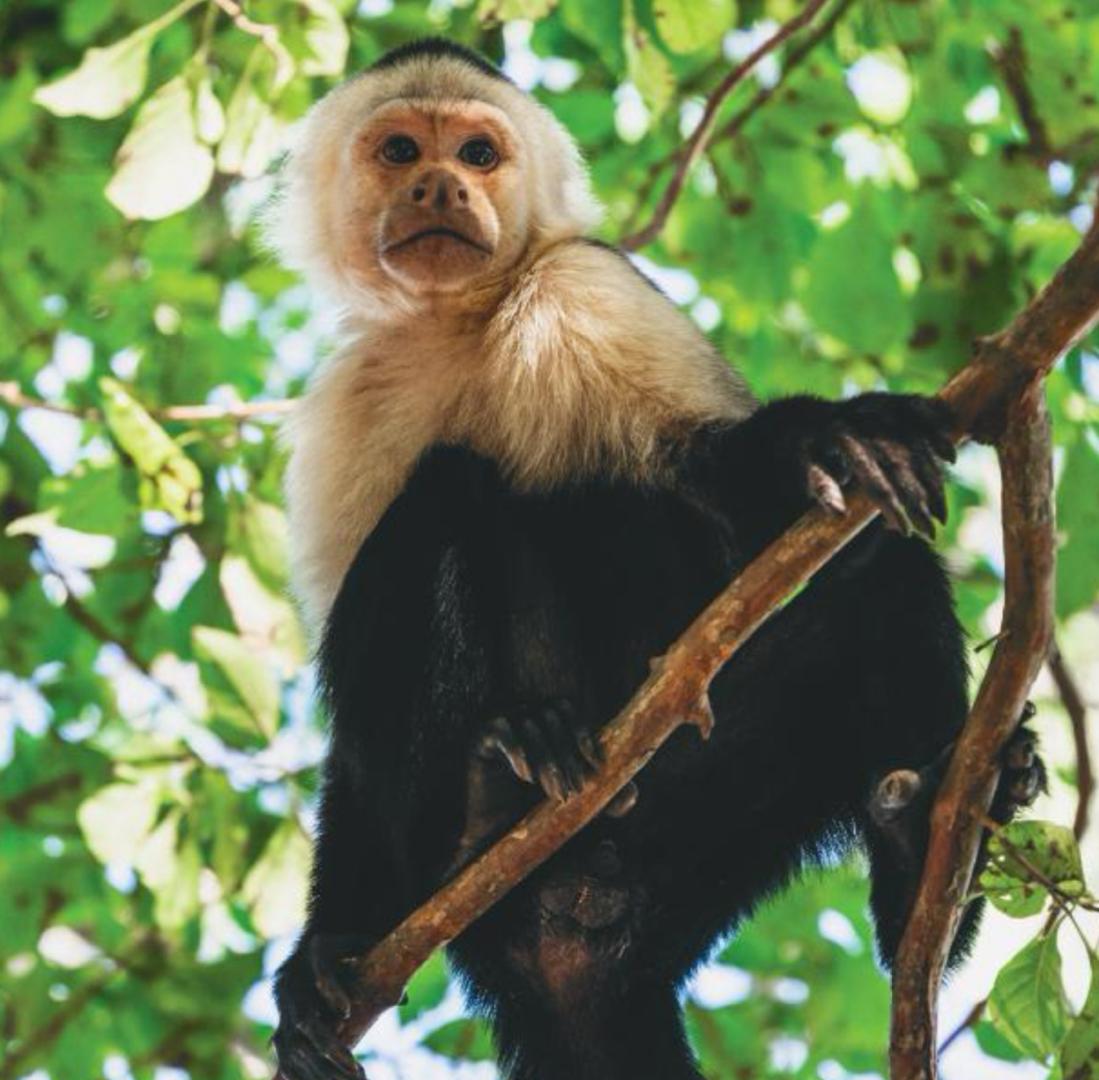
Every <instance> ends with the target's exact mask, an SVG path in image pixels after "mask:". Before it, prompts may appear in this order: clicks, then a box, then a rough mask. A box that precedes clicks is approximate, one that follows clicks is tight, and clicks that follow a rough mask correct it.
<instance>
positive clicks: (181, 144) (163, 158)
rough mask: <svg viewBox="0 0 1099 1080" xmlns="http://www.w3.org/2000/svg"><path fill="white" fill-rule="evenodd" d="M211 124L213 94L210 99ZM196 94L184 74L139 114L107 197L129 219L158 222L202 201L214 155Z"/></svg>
mask: <svg viewBox="0 0 1099 1080" xmlns="http://www.w3.org/2000/svg"><path fill="white" fill-rule="evenodd" d="M205 101H206V104H205V106H202V107H204V108H205V111H206V115H207V121H206V123H208V122H209V112H210V104H209V95H207V96H206V98H205ZM197 116H198V109H197V108H196V103H195V100H194V94H193V92H192V89H191V87H190V86H189V85H188V83H187V80H186V79H184V77H183V76H182V75H180V76H177V77H176V78H174V79H172V80H171V81H170V82H167V83H165V84H164V85H163V86H162V87H161V88H160V89H159V90H158V91H157V92H156V93H155V94H154V95H153V96H152V97H151V98H149V100H148V101H146V102H145V104H144V105H142V106H141V109H140V110H139V111H138V114H137V118H136V119H135V120H134V125H133V127H132V128H130V132H129V134H128V135H127V136H126V139H125V141H124V142H123V143H122V146H121V148H120V149H119V151H118V157H117V158H116V159H115V172H114V176H112V177H111V179H110V182H109V183H108V184H107V198H108V199H110V201H111V202H112V203H113V204H114V205H115V206H116V207H118V209H119V210H121V211H122V213H123V214H125V215H126V217H128V218H144V219H147V220H155V219H157V218H163V217H167V216H168V215H169V214H175V213H178V212H179V211H180V210H185V209H186V208H187V207H188V206H190V205H191V204H192V203H195V202H197V201H198V200H199V199H200V198H201V197H202V196H203V195H204V194H205V193H206V189H207V188H208V187H209V186H210V181H211V179H213V175H214V155H213V154H212V153H211V152H210V149H209V147H207V146H206V145H205V144H204V143H203V142H202V141H201V140H200V139H199V134H198V127H197V124H196V117H197Z"/></svg>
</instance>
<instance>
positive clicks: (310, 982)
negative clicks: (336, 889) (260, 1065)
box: [271, 933, 369, 1080]
mask: <svg viewBox="0 0 1099 1080" xmlns="http://www.w3.org/2000/svg"><path fill="white" fill-rule="evenodd" d="M368 944H369V943H368V942H366V941H365V939H363V938H362V937H360V936H359V935H352V934H318V933H313V934H308V935H306V936H304V937H303V938H302V941H301V942H300V943H299V945H298V948H297V951H296V952H295V953H294V955H293V956H291V957H290V959H289V960H287V961H286V963H285V964H283V966H282V967H281V968H280V969H279V973H278V976H277V977H276V980H275V1000H276V1001H277V1002H278V1006H279V1026H278V1028H277V1029H276V1030H275V1034H274V1037H273V1038H272V1040H271V1042H272V1044H273V1046H274V1048H275V1055H276V1057H277V1058H278V1066H279V1077H280V1080H366V1074H365V1073H364V1072H363V1069H362V1066H361V1065H360V1064H359V1063H358V1062H357V1061H356V1060H355V1057H354V1055H353V1054H352V1053H351V1051H350V1050H349V1049H348V1048H347V1047H346V1046H345V1045H344V1043H343V1041H342V1040H341V1039H340V1037H339V1034H338V1032H339V1026H340V1022H341V1021H342V1020H344V1019H345V1018H346V1017H347V1016H348V1015H349V1013H350V1010H351V997H352V994H353V989H354V988H353V986H352V981H353V980H352V979H351V977H350V975H349V973H348V968H347V965H346V964H345V963H344V961H345V960H347V959H349V958H351V957H355V956H358V955H360V954H361V953H362V952H364V951H365V949H366V947H367V945H368Z"/></svg>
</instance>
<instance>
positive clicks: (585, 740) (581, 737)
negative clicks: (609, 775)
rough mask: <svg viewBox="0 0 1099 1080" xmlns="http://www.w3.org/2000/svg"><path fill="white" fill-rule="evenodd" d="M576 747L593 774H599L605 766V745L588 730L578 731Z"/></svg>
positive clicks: (581, 729) (578, 729)
mask: <svg viewBox="0 0 1099 1080" xmlns="http://www.w3.org/2000/svg"><path fill="white" fill-rule="evenodd" d="M576 745H577V747H578V748H579V750H580V753H581V755H582V756H583V758H584V760H585V761H586V762H587V763H588V765H589V766H590V767H591V771H592V772H598V771H599V769H600V767H601V766H602V764H603V760H604V754H603V744H602V743H601V742H600V741H599V739H598V738H597V737H596V736H595V735H593V734H592V733H591V732H590V731H588V729H587V728H584V727H581V728H577V729H576Z"/></svg>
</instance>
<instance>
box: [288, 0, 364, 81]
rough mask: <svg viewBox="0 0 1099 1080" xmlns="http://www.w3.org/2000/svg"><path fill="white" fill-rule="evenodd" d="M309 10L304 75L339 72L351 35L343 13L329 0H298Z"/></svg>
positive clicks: (345, 56)
mask: <svg viewBox="0 0 1099 1080" xmlns="http://www.w3.org/2000/svg"><path fill="white" fill-rule="evenodd" d="M298 3H299V4H300V5H301V6H302V7H303V8H305V10H306V12H307V13H308V14H307V16H306V20H305V29H304V37H305V47H306V54H305V56H303V57H302V60H301V71H302V74H304V75H342V74H343V69H344V66H345V65H346V63H347V49H348V46H349V45H350V42H351V39H350V37H349V35H348V33H347V23H345V22H344V20H343V16H342V15H341V14H340V13H339V12H338V11H337V10H336V8H335V7H333V5H332V4H331V3H329V2H328V0H298Z"/></svg>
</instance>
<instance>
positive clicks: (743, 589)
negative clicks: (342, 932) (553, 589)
mask: <svg viewBox="0 0 1099 1080" xmlns="http://www.w3.org/2000/svg"><path fill="white" fill-rule="evenodd" d="M1097 319H1099V224H1096V225H1093V226H1092V228H1091V229H1090V231H1089V232H1088V234H1087V235H1086V236H1085V237H1084V240H1083V242H1082V243H1081V245H1080V247H1079V248H1078V249H1077V250H1076V252H1075V253H1074V254H1073V255H1072V256H1071V257H1070V258H1069V259H1068V261H1067V262H1066V263H1065V264H1064V265H1063V266H1062V267H1061V269H1060V270H1059V271H1058V272H1057V274H1056V276H1055V277H1054V278H1053V280H1052V281H1051V282H1050V283H1049V284H1048V285H1047V286H1046V288H1045V289H1043V290H1042V292H1041V293H1040V294H1039V295H1038V296H1036V297H1035V298H1034V299H1033V300H1032V301H1031V302H1030V303H1029V304H1028V305H1027V307H1026V308H1025V309H1024V310H1023V311H1022V312H1021V313H1020V314H1019V315H1018V316H1017V317H1016V318H1015V320H1014V321H1013V322H1012V323H1011V324H1010V325H1009V326H1008V327H1007V328H1006V329H1005V330H1003V331H1001V332H1000V333H999V334H996V335H994V336H993V337H990V338H984V339H982V340H980V341H979V342H977V344H976V347H975V350H974V357H973V359H972V361H971V362H970V363H969V364H968V365H967V366H966V367H965V368H963V369H962V370H961V371H959V372H958V373H957V374H956V375H955V376H954V377H953V378H952V379H951V380H950V382H949V383H948V384H947V385H946V386H945V387H944V388H943V389H942V391H941V394H940V396H941V397H942V398H943V399H944V400H945V401H947V402H948V403H949V404H950V405H951V406H952V408H953V410H954V413H955V415H956V417H957V421H958V430H957V431H956V432H955V437H956V438H957V439H958V440H961V439H964V438H968V437H973V438H978V439H982V440H986V441H994V442H997V443H998V444H999V445H1000V447H1001V456H1002V457H1003V458H1004V463H1005V474H1006V473H1007V471H1008V470H1009V469H1010V470H1011V471H1012V475H1014V476H1020V475H1021V476H1023V477H1026V478H1029V480H1028V483H1027V484H1024V485H1023V488H1024V490H1023V491H1022V492H1021V493H1019V492H1018V491H1016V493H1015V495H1010V494H1009V497H1008V498H1007V499H1006V500H1005V510H1006V512H1007V514H1008V517H1009V520H1008V525H1009V528H1008V530H1007V532H1006V535H1005V541H1006V543H1007V548H1008V555H1007V571H1008V589H1009V605H1010V608H1011V611H1012V615H1011V621H1010V625H1009V626H1008V629H1009V635H1008V637H1007V638H1005V639H1003V640H1002V641H1001V647H1000V648H998V650H997V653H996V655H995V656H994V658H993V662H992V664H991V666H990V668H989V673H988V676H987V677H986V679H985V683H984V685H983V686H982V687H981V690H980V693H979V694H978V697H977V701H976V704H975V706H974V711H973V713H972V715H971V717H970V720H969V722H968V723H967V725H966V728H965V730H964V732H963V734H962V735H961V737H960V739H959V740H958V744H957V748H956V752H955V758H954V763H953V765H952V767H951V770H950V773H949V775H948V776H947V778H946V780H945V781H944V783H943V787H942V790H941V792H940V793H939V796H938V799H937V803H936V807H935V811H934V814H933V830H932V837H931V844H930V849H929V854H928V860H927V868H928V869H927V871H926V872H925V876H924V879H923V882H922V883H921V888H920V893H919V896H918V897H917V900H916V903H915V905H914V908H913V916H912V919H911V921H910V926H909V932H908V934H907V935H906V937H905V939H904V942H903V944H902V946H901V952H900V957H899V960H898V963H897V969H896V973H895V976H894V985H895V989H896V993H895V998H896V1000H895V1007H894V1073H893V1080H917V1078H919V1080H931V1078H933V1076H934V1022H933V1014H934V1009H933V1002H934V999H935V994H936V991H937V987H938V975H939V972H941V970H942V959H943V958H944V957H945V956H946V954H947V951H948V949H949V945H950V939H951V937H952V934H953V929H954V913H955V912H956V909H957V906H958V898H959V897H960V896H961V895H963V894H964V893H965V890H966V888H967V886H968V882H969V878H970V875H971V873H972V866H973V858H974V853H975V852H976V848H977V843H978V837H979V833H980V821H979V817H980V814H981V813H983V811H984V809H985V805H983V804H982V803H981V800H985V802H987V795H988V793H989V792H991V790H992V788H993V786H994V784H995V778H996V775H997V768H998V767H997V765H996V756H997V751H998V749H999V747H1000V746H1001V745H1002V743H1003V741H1004V739H1005V737H1006V735H1007V734H1008V733H1009V732H1008V731H1007V726H1008V724H1009V720H1010V719H1013V718H1014V717H1017V716H1018V715H1019V712H1020V708H1021V705H1022V700H1023V699H1024V698H1025V696H1026V693H1027V689H1028V688H1029V686H1030V682H1031V680H1032V679H1033V677H1034V674H1035V672H1036V671H1037V667H1038V665H1039V664H1040V663H1041V660H1042V659H1043V658H1044V655H1045V641H1046V631H1045V629H1043V628H1046V627H1048V625H1049V596H1050V590H1049V575H1050V573H1051V570H1050V565H1051V563H1050V561H1048V560H1047V561H1043V558H1044V557H1043V556H1042V555H1041V554H1040V552H1041V551H1044V550H1046V549H1051V545H1052V521H1051V518H1050V515H1049V511H1048V494H1049V485H1048V482H1047V483H1045V485H1044V486H1043V484H1042V482H1041V479H1040V478H1041V476H1042V475H1046V476H1047V477H1048V469H1049V458H1050V448H1049V441H1048V431H1047V429H1046V427H1045V424H1044V422H1038V421H1037V420H1035V422H1034V427H1033V431H1032V432H1031V435H1030V436H1029V437H1028V438H1026V439H1024V440H1015V441H1014V442H1013V441H1011V438H1010V435H1011V431H1010V429H1009V427H1008V425H1009V423H1010V422H1011V421H1012V420H1014V422H1016V423H1022V422H1024V421H1025V420H1027V418H1028V417H1030V418H1033V417H1035V416H1036V415H1037V413H1036V412H1035V409H1036V406H1035V405H1034V404H1033V403H1034V402H1035V401H1037V400H1038V399H1040V396H1041V395H1040V393H1039V392H1038V391H1037V390H1036V389H1035V384H1036V383H1038V382H1039V381H1040V380H1041V379H1042V377H1043V376H1044V375H1045V374H1046V373H1047V372H1048V371H1049V369H1050V368H1051V367H1052V366H1053V364H1054V362H1055V361H1056V360H1057V358H1058V357H1059V356H1061V355H1062V354H1063V353H1064V352H1065V350H1066V349H1068V348H1069V347H1070V346H1071V345H1072V344H1073V343H1074V342H1075V341H1077V340H1078V339H1079V338H1080V337H1081V336H1082V335H1083V334H1085V333H1086V332H1087V331H1088V329H1089V328H1090V327H1091V326H1092V325H1093V324H1094V323H1095V321H1096V320H1097ZM1024 397H1025V398H1027V399H1028V400H1029V401H1030V402H1031V406H1030V411H1029V412H1025V411H1021V409H1020V407H1019V406H1018V405H1017V403H1018V402H1020V401H1022V400H1023V399H1024ZM1042 415H1043V416H1044V414H1042ZM1028 422H1029V421H1028ZM1005 436H1007V437H1006V438H1005ZM1035 477H1038V478H1039V479H1038V480H1037V481H1035V480H1034V478H1035ZM1028 485H1029V486H1028ZM1035 485H1036V486H1035ZM874 513H875V511H874V509H873V507H872V505H871V503H870V501H869V500H868V499H867V498H866V497H864V496H862V495H861V494H856V495H855V496H854V497H853V498H850V499H849V500H848V501H847V512H846V513H845V514H843V515H841V516H838V517H836V516H829V515H827V514H826V513H824V512H823V511H820V510H813V511H810V512H809V513H807V514H806V515H805V516H804V517H802V518H801V519H800V520H799V521H798V522H797V523H796V524H795V525H794V526H793V527H792V528H790V529H789V530H788V531H787V532H786V533H784V534H783V535H782V536H780V537H779V538H778V539H777V540H775V541H774V543H772V544H771V545H770V546H769V547H768V548H767V549H766V550H765V551H764V552H763V553H762V554H761V555H760V556H759V557H758V558H757V559H756V560H755V561H754V562H752V563H751V564H750V565H749V566H748V567H746V568H745V569H744V570H743V571H742V572H741V573H740V574H739V576H738V577H737V578H736V579H735V580H734V581H733V582H732V583H731V584H730V585H729V586H728V587H727V588H726V589H725V590H724V591H723V592H722V593H721V594H720V595H719V596H718V597H717V598H716V599H715V600H714V601H713V602H712V603H711V604H710V606H709V607H707V608H706V610H705V611H703V612H702V614H701V615H699V617H698V618H697V619H695V621H694V622H693V623H692V624H691V626H690V627H689V628H688V629H687V631H686V632H685V633H684V634H683V635H682V636H681V637H680V638H679V640H677V641H676V642H675V643H674V644H673V645H672V646H671V647H670V648H669V649H668V651H667V653H665V655H664V656H663V657H661V658H660V659H659V660H658V661H656V662H655V663H654V665H653V671H652V673H651V675H650V676H649V678H648V679H647V680H646V681H645V683H644V684H643V685H642V686H641V688H640V689H639V690H638V691H637V693H635V694H634V696H633V698H632V699H631V700H630V702H629V704H628V705H626V707H625V708H624V709H623V710H622V711H621V712H620V713H619V714H618V716H616V717H615V718H614V720H613V721H611V723H610V724H608V725H607V726H606V728H605V729H604V730H603V733H602V742H603V748H604V751H605V755H606V762H605V765H604V767H603V769H602V770H601V771H600V773H599V774H598V775H597V776H595V777H593V778H592V779H591V780H590V781H589V782H588V783H587V784H586V785H585V786H584V788H583V789H582V790H581V791H580V792H579V793H578V794H576V795H574V796H573V797H572V798H570V799H569V800H568V801H566V802H564V803H560V804H550V803H548V802H547V803H543V804H541V805H540V806H538V807H537V808H536V809H535V810H533V811H532V812H531V813H530V814H528V815H527V816H526V817H525V818H523V820H522V821H520V822H519V823H518V824H517V825H516V826H515V827H514V828H513V829H511V831H510V832H508V833H507V835H505V836H504V837H503V838H501V839H500V840H499V841H497V842H496V843H495V844H494V845H493V846H492V847H491V848H490V849H488V850H487V851H485V852H484V854H482V855H481V856H480V857H479V858H477V859H476V860H475V861H474V862H472V863H470V864H469V865H468V866H467V867H466V868H465V869H464V870H462V871H461V872H460V873H459V874H458V875H457V876H456V877H454V878H453V879H452V880H450V881H449V882H447V884H445V885H444V886H443V887H442V888H440V889H439V891H438V892H437V893H435V895H434V896H433V897H432V898H431V899H430V900H428V901H427V902H426V903H425V904H423V905H422V906H421V907H420V908H418V909H417V910H416V911H414V912H412V913H411V914H410V915H409V916H408V917H407V918H406V919H405V920H404V921H403V922H402V923H401V924H400V925H399V926H397V927H396V929H394V930H393V931H392V932H391V933H390V934H389V935H388V936H387V937H386V938H385V939H384V940H382V941H381V942H380V943H379V944H378V945H377V946H375V947H374V948H373V949H372V950H371V951H370V952H369V953H368V954H367V955H365V956H363V957H362V958H361V959H360V960H358V961H357V975H358V978H359V996H358V998H357V1000H356V1003H355V1006H354V1008H353V1009H352V1012H351V1015H350V1016H349V1018H348V1019H347V1020H346V1021H345V1022H344V1023H343V1025H342V1027H341V1030H340V1036H341V1038H342V1039H343V1040H344V1042H346V1043H347V1045H349V1046H350V1045H354V1044H355V1043H356V1042H357V1041H358V1040H359V1038H361V1036H362V1034H363V1033H364V1032H365V1031H366V1030H367V1028H369V1027H370V1025H371V1024H372V1023H373V1022H374V1020H375V1019H377V1017H378V1016H379V1015H380V1014H381V1013H382V1012H384V1011H385V1010H386V1009H388V1008H389V1007H390V1006H392V1005H394V1004H396V1003H397V1002H398V1001H399V1000H400V998H401V995H402V993H403V991H404V987H405V985H406V984H407V982H408V980H409V979H410V978H411V977H412V975H413V974H414V972H415V971H416V969H417V968H418V967H420V965H421V964H423V963H424V961H426V960H427V958H428V957H429V956H430V955H431V953H432V952H433V951H434V950H435V949H437V948H439V947H440V946H442V945H445V944H446V943H447V942H448V941H450V940H452V939H453V938H454V937H456V936H457V935H458V934H459V933H461V932H462V930H464V929H465V928H466V927H467V926H469V924H470V923H472V922H473V921H474V920H475V919H477V918H478V917H479V916H480V915H482V914H483V913H484V912H485V911H487V910H488V908H490V907H491V906H492V905H493V904H494V903H495V902H496V901H497V900H499V899H500V897H502V896H504V895H505V894H506V893H507V892H508V891H509V890H510V889H512V888H514V887H515V885H517V884H518V883H519V882H520V881H522V880H523V879H524V878H525V877H526V876H527V875H528V874H529V873H530V872H531V871H532V870H534V868H535V867H537V866H538V865H539V864H540V863H542V862H544V861H545V860H546V859H547V858H548V857H549V856H550V855H552V854H553V852H555V851H556V850H557V849H558V848H560V847H561V846H562V845H563V844H564V843H565V842H566V841H567V840H568V839H569V838H570V837H572V836H573V835H575V834H576V833H577V832H578V831H579V830H580V829H581V828H583V827H584V825H586V824H587V823H588V822H589V821H591V820H592V819H593V818H595V817H596V816H597V815H598V814H599V813H600V812H601V811H602V810H603V809H604V808H605V807H606V806H607V804H608V803H609V802H610V801H611V800H612V799H613V798H614V796H615V795H616V794H617V793H618V792H619V791H620V790H621V789H622V788H623V787H624V786H625V785H626V784H627V783H628V782H629V781H630V780H631V779H632V778H633V777H634V776H635V775H636V774H637V773H638V771H639V770H641V769H642V768H643V767H644V766H645V764H646V762H648V760H649V759H650V758H651V757H652V756H653V754H655V753H656V751H657V750H658V749H659V747H660V745H661V744H662V743H663V742H664V741H665V739H667V738H668V736H669V735H670V734H671V733H672V732H673V731H674V730H675V729H676V728H677V727H679V725H680V724H682V723H685V722H686V723H693V724H696V725H698V727H699V728H700V729H701V730H702V732H703V733H705V732H706V731H708V729H709V728H710V726H711V725H712V723H713V717H712V714H711V712H710V706H709V701H708V691H709V686H710V682H711V681H712V679H713V678H714V676H715V674H716V673H717V672H718V671H719V670H720V668H721V667H722V665H724V664H725V663H726V662H727V661H728V660H729V658H730V657H731V656H732V655H733V653H735V652H736V650H737V649H739V648H740V646H741V645H743V644H744V642H745V641H747V640H748V638H749V637H750V636H751V635H752V633H753V632H754V631H755V630H756V629H757V628H758V627H759V626H760V624H761V623H762V622H763V621H764V620H765V619H766V618H767V616H768V615H770V614H771V612H772V611H774V610H775V608H776V607H778V605H779V604H780V603H781V602H782V601H783V600H784V599H785V598H786V597H788V596H789V595H790V594H791V593H792V592H793V591H794V590H796V589H797V588H799V587H800V586H801V585H803V584H804V583H805V582H806V581H807V580H808V579H809V578H810V577H811V576H812V575H813V574H814V573H815V572H816V571H817V570H818V569H820V567H821V566H823V565H824V564H825V563H826V562H827V561H828V560H829V559H830V558H831V557H832V556H833V555H834V554H835V553H836V552H837V551H839V550H840V548H842V547H843V546H844V545H845V544H846V543H847V542H848V541H849V540H851V539H852V537H854V536H855V535H856V534H857V533H858V532H859V531H860V530H861V529H863V528H864V527H865V526H866V524H867V523H868V522H869V521H870V520H871V519H872V517H873V516H874ZM1024 541H1025V542H1024ZM1019 543H1023V547H1024V548H1025V550H1026V551H1028V552H1029V551H1037V552H1039V554H1038V555H1037V556H1036V557H1035V558H1030V557H1023V556H1020V557H1018V558H1017V557H1016V555H1015V554H1013V548H1014V547H1016V545H1018V544H1019ZM1020 559H1021V563H1020ZM1013 565H1014V566H1015V567H1016V572H1015V573H1013ZM1022 625H1028V626H1030V627H1032V628H1033V627H1037V628H1038V629H1037V632H1036V633H1035V632H1030V633H1027V634H1026V635H1022V636H1020V635H1016V636H1015V637H1014V638H1013V637H1012V634H1015V628H1016V627H1017V626H1022ZM974 770H976V772H975V773H974ZM974 775H975V776H976V777H977V780H974V778H973V777H974ZM944 807H945V808H946V810H944V809H943V808H944ZM899 1043H903V1045H904V1046H905V1047H907V1048H908V1050H907V1052H906V1053H898V1051H897V1046H898V1044H899Z"/></svg>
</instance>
